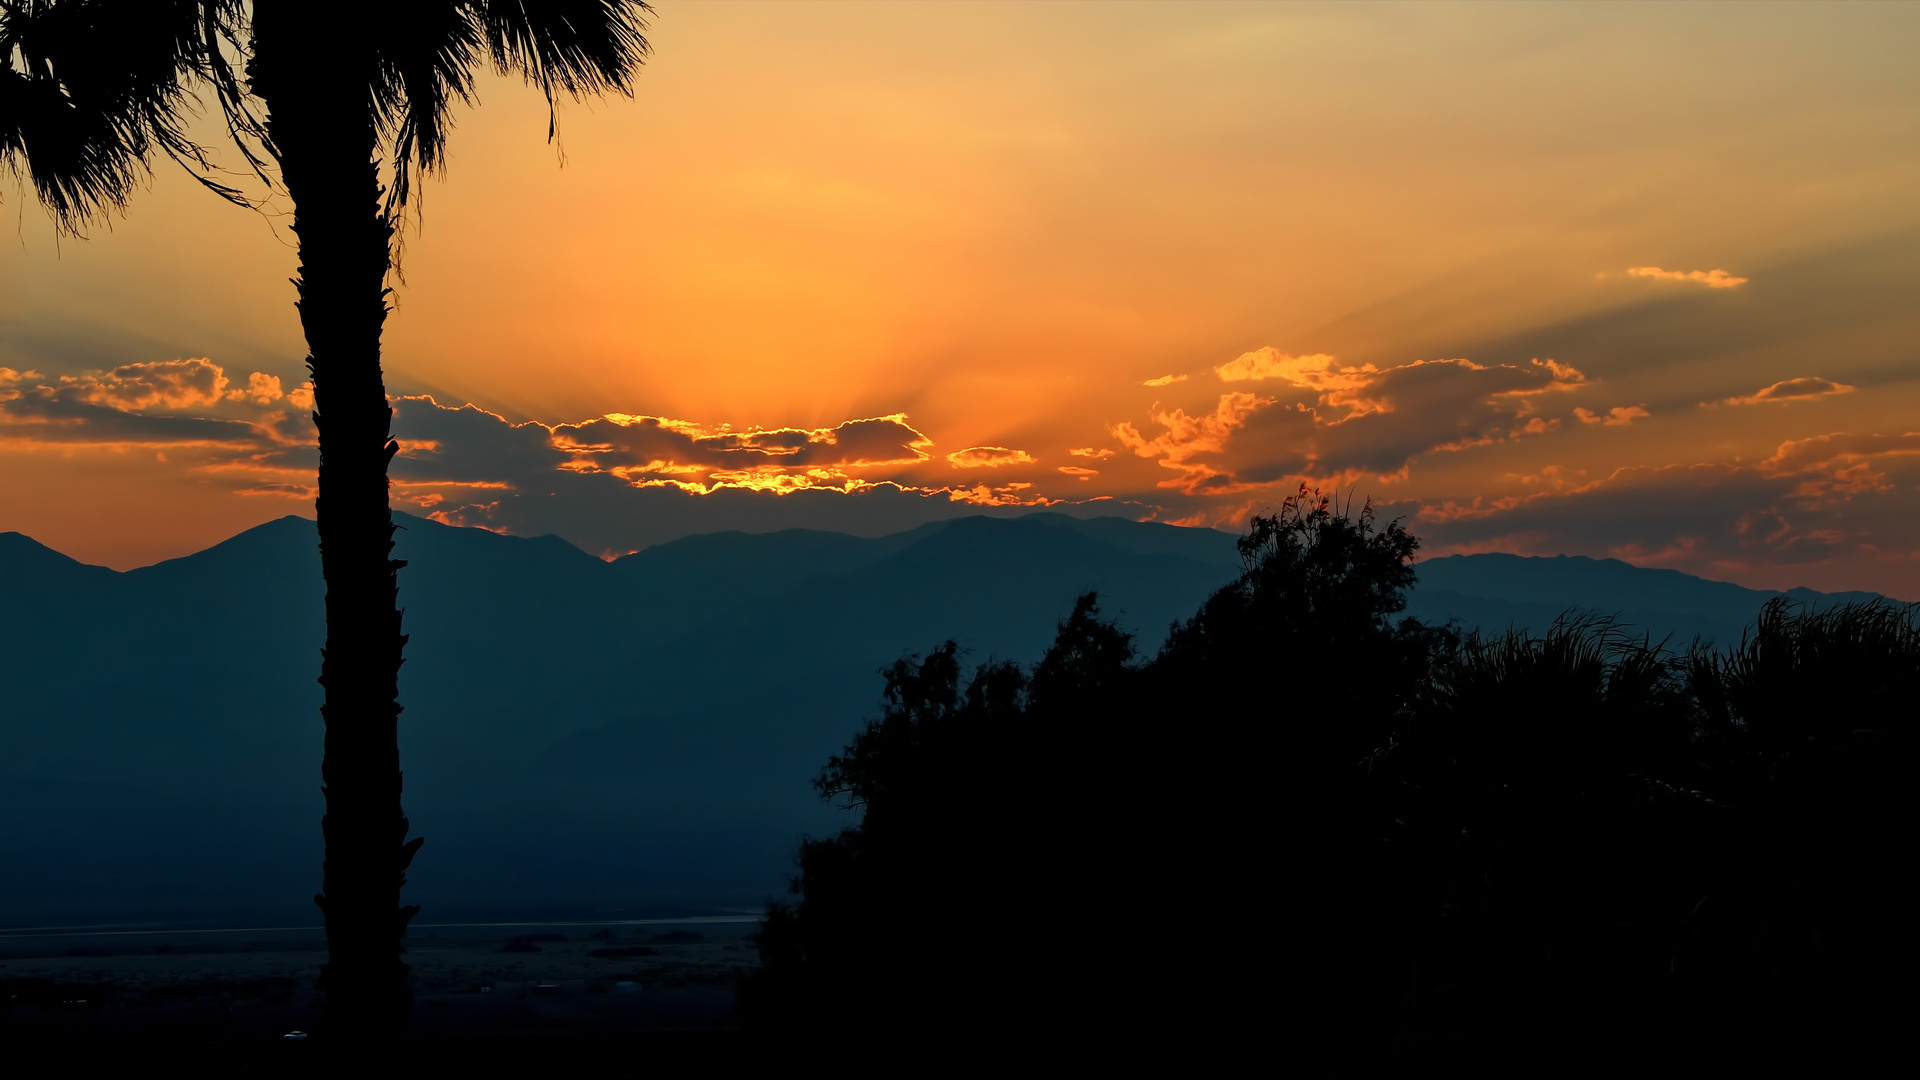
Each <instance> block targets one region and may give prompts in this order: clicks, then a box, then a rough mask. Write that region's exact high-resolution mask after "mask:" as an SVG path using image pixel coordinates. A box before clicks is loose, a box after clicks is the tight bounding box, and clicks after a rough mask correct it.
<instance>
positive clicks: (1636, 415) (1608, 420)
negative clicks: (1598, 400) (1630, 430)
mask: <svg viewBox="0 0 1920 1080" xmlns="http://www.w3.org/2000/svg"><path fill="white" fill-rule="evenodd" d="M1573 415H1575V416H1577V417H1579V418H1580V422H1581V423H1583V424H1604V425H1605V426H1607V427H1626V426H1627V425H1629V424H1631V423H1633V422H1634V421H1635V420H1639V419H1641V418H1642V417H1647V416H1652V415H1653V414H1652V413H1650V412H1648V411H1647V410H1645V409H1643V408H1641V407H1640V406H1638V405H1615V406H1614V407H1613V408H1611V409H1609V410H1607V411H1606V412H1603V413H1597V412H1593V411H1591V410H1588V409H1575V410H1573Z"/></svg>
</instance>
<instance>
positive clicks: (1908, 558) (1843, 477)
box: [1394, 432, 1920, 600]
mask: <svg viewBox="0 0 1920 1080" xmlns="http://www.w3.org/2000/svg"><path fill="white" fill-rule="evenodd" d="M1545 480H1546V483H1545V484H1544V485H1543V486H1544V487H1546V488H1547V490H1542V491H1539V492H1537V493H1535V494H1531V495H1527V496H1522V497H1515V498H1506V499H1495V500H1488V501H1486V502H1484V503H1483V502H1479V501H1476V502H1475V503H1474V504H1472V505H1460V504H1454V503H1440V504H1435V503H1412V504H1400V505H1397V506H1396V507H1395V508H1394V509H1395V510H1396V511H1398V512H1400V513H1404V514H1406V515H1407V516H1409V517H1411V518H1412V519H1413V522H1414V524H1415V528H1416V530H1417V531H1418V532H1420V533H1421V534H1422V535H1423V536H1425V537H1426V538H1427V542H1428V550H1429V552H1430V553H1433V554H1445V553H1449V552H1459V551H1517V552H1521V553H1523V554H1547V555H1550V554H1562V553H1570V554H1585V555H1592V556H1598V557H1611V558H1619V559H1624V560H1627V561H1629V562H1633V563H1637V564H1640V565H1649V566H1664V567H1671V568H1674V569H1679V570H1684V571H1687V572H1689V573H1693V574H1698V575H1701V576H1703V577H1708V578H1714V579H1721V580H1725V579H1734V580H1740V581H1746V582H1751V583H1755V584H1763V585H1771V586H1772V587H1776V588H1786V587H1790V586H1793V585H1802V584H1810V585H1813V586H1815V587H1824V588H1862V587H1875V586H1874V579H1875V578H1878V579H1879V581H1880V582H1882V583H1883V584H1880V585H1878V587H1879V588H1882V589H1886V590H1888V591H1892V592H1894V593H1895V595H1898V596H1900V597H1901V598H1902V599H1908V600H1914V599H1920V591H1916V589H1915V586H1916V584H1920V538H1916V537H1915V535H1914V532H1913V526H1912V521H1913V514H1914V511H1915V505H1914V503H1915V499H1914V495H1913V493H1914V490H1915V487H1916V484H1920V432H1915V433H1908V434H1903V435H1861V434H1849V433H1836V434H1831V435H1821V436H1817V437H1814V438H1808V439H1798V440H1792V441H1788V442H1785V443H1782V444H1780V446H1779V448H1778V449H1777V450H1776V451H1775V452H1774V453H1773V454H1772V455H1771V456H1770V457H1768V458H1766V459H1764V460H1761V461H1758V462H1753V463H1750V464H1741V463H1703V464H1689V465H1667V466H1651V467H1632V468H1624V469H1619V470H1616V471H1615V472H1613V473H1611V474H1610V475H1608V476H1606V477H1603V478H1601V479H1598V480H1593V481H1590V482H1586V483H1572V482H1569V481H1568V480H1567V478H1565V477H1557V476H1549V477H1546V478H1545Z"/></svg>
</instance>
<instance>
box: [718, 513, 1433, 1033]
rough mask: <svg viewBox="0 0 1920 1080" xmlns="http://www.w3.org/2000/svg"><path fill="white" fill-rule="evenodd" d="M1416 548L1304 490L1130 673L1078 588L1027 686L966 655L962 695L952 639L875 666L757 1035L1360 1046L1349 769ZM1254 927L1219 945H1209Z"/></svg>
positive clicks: (1419, 651)
mask: <svg viewBox="0 0 1920 1080" xmlns="http://www.w3.org/2000/svg"><path fill="white" fill-rule="evenodd" d="M1415 547H1416V541H1414V539H1413V538H1412V537H1411V536H1409V535H1408V534H1407V533H1406V532H1405V531H1404V530H1403V529H1402V528H1400V526H1399V525H1398V524H1397V523H1393V524H1389V525H1387V526H1385V527H1379V526H1377V525H1376V523H1375V521H1374V518H1373V515H1372V512H1371V511H1370V510H1367V509H1362V510H1360V511H1359V512H1357V513H1355V512H1352V511H1351V510H1342V509H1337V508H1335V507H1334V506H1333V504H1332V502H1331V500H1328V499H1325V498H1321V497H1319V496H1318V495H1317V494H1314V493H1310V492H1305V491H1303V492H1302V493H1301V495H1300V496H1299V497H1297V498H1294V499H1290V500H1288V501H1287V502H1286V503H1285V504H1284V505H1283V506H1282V507H1281V508H1280V510H1279V511H1278V512H1277V513H1275V514H1274V515H1272V516H1270V517H1263V518H1258V519H1256V520H1255V522H1254V523H1253V526H1252V529H1251V531H1250V533H1249V535H1248V537H1247V538H1246V540H1245V541H1244V542H1243V544H1242V551H1243V554H1244V555H1245V558H1246V564H1247V565H1246V571H1245V573H1244V574H1242V575H1241V577H1240V578H1239V579H1238V580H1237V581H1235V582H1234V583H1233V584H1232V585H1230V586H1228V587H1227V588H1225V589H1223V590H1221V591H1220V592H1218V593H1216V594H1215V595H1214V596H1213V597H1212V598H1210V599H1209V600H1208V601H1207V603H1206V605H1205V606H1204V607H1203V608H1202V609H1201V611H1200V613H1199V614H1197V615H1196V616H1195V617H1194V618H1193V619H1191V620H1189V621H1187V622H1185V623H1183V624H1180V625H1178V626H1176V627H1175V628H1174V629H1173V631H1172V633H1171V635H1170V637H1169V639H1168V642H1167V644H1166V645H1165V647H1164V648H1163V649H1162V650H1161V652H1160V653H1159V654H1158V656H1157V657H1156V658H1155V659H1154V660H1153V661H1151V662H1150V663H1148V664H1145V665H1138V664H1136V663H1135V662H1134V653H1133V648H1132V643H1131V641H1130V639H1129V638H1128V635H1126V634H1125V633H1124V632H1122V631H1120V630H1118V629H1117V628H1116V627H1114V626H1113V625H1112V624H1111V623H1109V622H1106V621H1104V620H1102V619H1101V618H1100V617H1099V612H1098V608H1097V606H1096V604H1095V598H1094V597H1092V596H1086V597H1083V598H1081V600H1080V601H1079V603H1077V604H1076V605H1075V607H1074V610H1073V611H1072V613H1071V614H1070V615H1069V616H1068V617H1067V618H1066V619H1065V620H1063V621H1062V622H1061V624H1060V626H1059V628H1058V632H1057V634H1056V637H1055V640H1054V643H1053V646H1052V647H1051V648H1050V649H1049V650H1048V652H1047V654H1046V655H1045V656H1044V657H1043V658H1042V659H1041V660H1040V661H1039V662H1038V663H1037V664H1036V665H1034V666H1033V668H1032V669H1031V670H1030V671H1027V672H1021V671H1020V670H1019V669H1017V668H1014V667H1012V666H1010V665H1007V664H1004V663H1000V664H987V665H984V666H983V667H981V668H979V669H977V671H976V672H975V674H974V675H973V677H972V679H971V681H970V682H966V683H965V684H964V686H965V688H964V690H963V689H962V686H963V682H962V676H961V670H960V665H959V663H958V660H957V654H956V652H955V650H954V647H953V646H952V645H951V643H949V645H947V646H946V647H944V648H943V649H941V650H937V651H936V652H934V653H933V654H931V655H929V656H928V657H927V658H926V659H924V660H919V661H915V662H907V661H903V662H901V663H900V664H896V665H895V666H894V667H893V668H892V669H890V670H889V671H888V672H887V673H886V675H887V697H886V701H887V705H886V709H885V711H884V713H883V715H882V717H881V718H880V719H879V720H877V721H875V722H874V723H873V724H871V725H869V726H868V727H867V728H866V730H865V731H864V732H862V733H861V735H860V736H859V737H857V738H856V739H855V741H854V743H853V744H852V746H850V747H849V748H848V750H847V752H846V753H844V754H842V755H840V756H839V757H836V758H835V759H834V760H833V761H832V762H830V763H829V765H828V768H827V771H826V773H825V774H824V775H823V777H822V780H821V788H822V790H823V792H824V793H826V794H829V795H832V796H841V797H846V798H848V799H849V801H850V803H851V804H853V805H855V806H858V807H860V808H861V809H862V811H863V817H862V819H861V821H860V823H859V824H858V825H856V826H855V827H853V828H850V829H847V830H845V831H843V832H842V833H841V834H840V835H839V836H837V837H834V838H832V839H829V840H824V841H812V842H809V843H808V844H806V845H805V847H804V848H803V851H802V855H801V873H800V876H799V878H798V879H797V880H796V882H795V891H796V892H797V893H798V895H799V900H798V903H797V904H795V905H793V906H791V907H787V906H780V907H776V908H775V909H774V910H773V911H772V912H771V913H770V915H769V919H768V923H767V926H766V930H765V935H764V937H763V939H762V940H763V957H764V959H765V961H766V965H765V970H764V971H763V973H762V974H761V976H759V977H758V978H757V979H756V981H755V982H754V983H753V984H752V985H750V986H749V988H748V993H747V1004H748V1007H749V1012H748V1015H749V1017H750V1019H751V1021H752V1023H753V1024H754V1026H756V1027H759V1028H760V1029H762V1030H765V1031H770V1032H781V1033H783V1035H784V1036H785V1037H798V1036H799V1035H801V1034H804V1033H808V1032H815V1033H817V1032H821V1031H827V1032H845V1031H847V1030H848V1029H849V1028H852V1029H854V1030H858V1031H860V1032H862V1033H863V1034H862V1037H861V1039H860V1040H857V1041H859V1042H861V1043H862V1044H863V1045H869V1046H879V1045H898V1044H895V1043H891V1042H888V1041H887V1040H886V1039H884V1038H880V1037H879V1036H882V1035H887V1034H892V1035H908V1034H909V1033H910V1035H911V1038H910V1039H909V1040H908V1041H909V1042H910V1043H912V1044H913V1045H918V1046H927V1045H941V1046H945V1047H948V1048H950V1052H952V1053H961V1052H968V1051H977V1052H982V1053H985V1052H988V1051H989V1049H990V1048H993V1047H1002V1046H1004V1045H1006V1043H1005V1040H1019V1041H1021V1042H1027V1041H1029V1040H1031V1039H1033V1038H1035V1037H1037V1036H1040V1035H1043V1034H1044V1035H1046V1036H1047V1037H1049V1038H1050V1039H1051V1041H1052V1043H1053V1044H1054V1045H1055V1046H1062V1045H1071V1046H1072V1047H1073V1052H1074V1053H1076V1054H1079V1055H1082V1056H1085V1055H1089V1054H1101V1055H1110V1056H1139V1055H1151V1054H1155V1053H1174V1054H1177V1055H1180V1056H1182V1057H1189V1056H1206V1055H1208V1054H1211V1053H1220V1054H1222V1055H1223V1056H1224V1055H1225V1054H1226V1053H1228V1052H1229V1051H1230V1050H1232V1051H1244V1050H1246V1049H1248V1044H1247V1042H1246V1040H1247V1039H1248V1038H1250V1037H1251V1036H1252V1035H1253V1034H1254V1033H1255V1032H1260V1033H1263V1035H1265V1036H1266V1037H1268V1038H1275V1037H1280V1038H1285V1039H1286V1040H1287V1042H1288V1048H1289V1049H1288V1055H1289V1060H1295V1061H1297V1060H1300V1059H1302V1058H1312V1059H1314V1060H1316V1061H1320V1060H1329V1059H1332V1058H1334V1057H1337V1056H1339V1055H1342V1054H1346V1055H1352V1054H1354V1053H1355V1052H1356V1048H1355V1047H1354V1046H1353V1045H1352V1043H1351V1041H1350V1040H1351V1039H1352V1038H1354V1037H1355V1030H1356V1029H1355V1027H1354V1025H1353V1024H1351V1023H1348V1019H1349V1018H1351V1017H1353V1016H1356V1015H1365V1016H1367V1017H1368V1018H1370V1019H1371V1018H1373V1017H1374V1016H1375V1015H1376V1014H1377V1010H1375V1011H1374V1012H1371V1013H1369V1012H1367V1011H1366V1007H1367V1005H1368V1003H1370V1002H1371V1001H1372V1000H1373V999H1374V998H1377V997H1379V996H1380V994H1381V992H1382V991H1381V989H1380V987H1381V985H1382V982H1383V979H1382V976H1381V974H1380V969H1381V966H1382V962H1383V961H1382V960H1381V958H1380V954H1382V953H1383V952H1390V951H1391V950H1383V949H1382V947H1381V946H1380V944H1379V943H1378V942H1377V941H1376V938H1377V937H1378V933H1377V927H1376V926H1374V925H1372V923H1371V922H1370V918H1369V913H1371V912H1373V911H1375V910H1377V909H1378V908H1379V895H1378V893H1377V891H1376V890H1375V889H1374V885H1375V883H1376V882H1377V881H1378V880H1379V879H1380V877H1381V874H1382V869H1381V868H1380V867H1379V866H1377V865H1375V862H1376V861H1377V860H1376V858H1375V854H1376V849H1378V848H1379V847H1380V845H1379V844H1378V843H1377V842H1376V843H1372V844H1368V843H1366V842H1364V841H1363V840H1361V839H1360V838H1361V837H1362V836H1363V835H1364V834H1368V833H1369V832H1370V831H1371V832H1373V833H1377V832H1378V830H1379V828H1380V822H1379V821H1378V820H1377V818H1378V815H1373V814H1368V813H1364V812H1361V811H1364V809H1365V791H1366V787H1367V783H1368V774H1367V768H1366V762H1367V757H1368V755H1369V754H1370V753H1371V752H1372V750H1373V749H1374V748H1375V747H1376V746H1377V745H1378V742H1377V741H1376V740H1379V739H1384V738H1385V737H1386V736H1387V733H1388V732H1389V731H1390V730H1391V728H1392V724H1393V719H1394V716H1395V714H1396V712H1397V711H1398V710H1399V709H1401V708H1402V707H1404V705H1405V704H1406V702H1407V701H1409V700H1410V699H1411V696H1412V694H1413V692H1414V691H1415V689H1416V688H1417V686H1418V685H1419V682H1420V679H1421V678H1422V676H1423V675H1424V673H1425V670H1426V665H1427V663H1428V661H1429V656H1430V654H1431V653H1432V652H1433V651H1434V649H1435V648H1436V647H1437V646H1438V644H1439V643H1440V642H1442V641H1443V640H1444V638H1445V635H1442V634H1437V633H1435V632H1433V631H1430V630H1428V629H1426V628H1424V627H1421V626H1419V625H1418V624H1412V623H1403V624H1400V625H1395V624H1394V623H1393V621H1392V616H1394V615H1396V614H1397V613H1398V612H1399V611H1400V610H1401V609H1402V608H1403V606H1404V600H1403V598H1402V596H1401V592H1402V591H1403V590H1404V589H1405V588H1406V587H1407V585H1409V584H1410V583H1411V581H1412V575H1411V572H1410V571H1409V569H1408V565H1407V564H1408V562H1409V560H1410V559H1411V557H1412V554H1413V551H1414V549H1415ZM1356 815H1357V816H1356ZM1255 912H1258V913H1260V914H1259V916H1258V918H1257V922H1255V923H1254V924H1253V925H1249V926H1247V927H1245V928H1244V929H1240V928H1236V930H1235V933H1234V936H1233V938H1232V939H1231V941H1230V942H1227V941H1221V940H1218V939H1216V938H1214V937H1213V936H1212V935H1211V934H1209V932H1208V929H1207V928H1209V927H1211V926H1212V925H1213V924H1216V923H1217V922H1218V920H1219V919H1220V918H1221V915H1222V913H1232V914H1233V915H1234V916H1238V917H1241V918H1246V917H1249V916H1250V915H1252V913H1255ZM1156 926H1158V927H1169V928H1173V927H1177V928H1178V930H1177V931H1176V933H1177V934H1178V935H1179V936H1178V937H1177V938H1176V939H1174V940H1157V939H1155V938H1154V937H1153V936H1152V930H1153V929H1154V928H1155V927H1156ZM1069 928H1070V931H1069V932H1065V933H1063V932H1062V931H1068V930H1069ZM1216 933H1217V931H1216ZM1248 933H1251V934H1252V935H1253V940H1252V941H1251V942H1249V941H1248V940H1246V938H1245V936H1244V935H1245V934H1248ZM1401 951H1402V952H1404V950H1401ZM1385 982H1387V983H1391V982H1392V979H1391V978H1390V977H1389V978H1386V979H1385ZM1391 992H1392V991H1391V988H1390V989H1389V990H1388V993H1391ZM1356 1010H1358V1011H1356ZM1329 1024H1332V1025H1334V1026H1332V1027H1329V1026H1328V1025H1329ZM1276 1027H1277V1028H1279V1029H1280V1030H1281V1031H1284V1032H1285V1034H1284V1036H1281V1035H1277V1034H1276V1033H1275V1029H1276ZM1202 1032H1213V1033H1214V1034H1215V1036H1216V1037H1215V1038H1213V1039H1211V1040H1210V1039H1209V1038H1208V1037H1206V1036H1205V1035H1199V1034H1198V1033H1202ZM1169 1037H1170V1038H1169ZM1375 1038H1376V1041H1379V1042H1382V1043H1384V1040H1385V1036H1384V1035H1376V1036H1375ZM1210 1042H1211V1043H1213V1044H1214V1045H1209V1043H1210Z"/></svg>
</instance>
